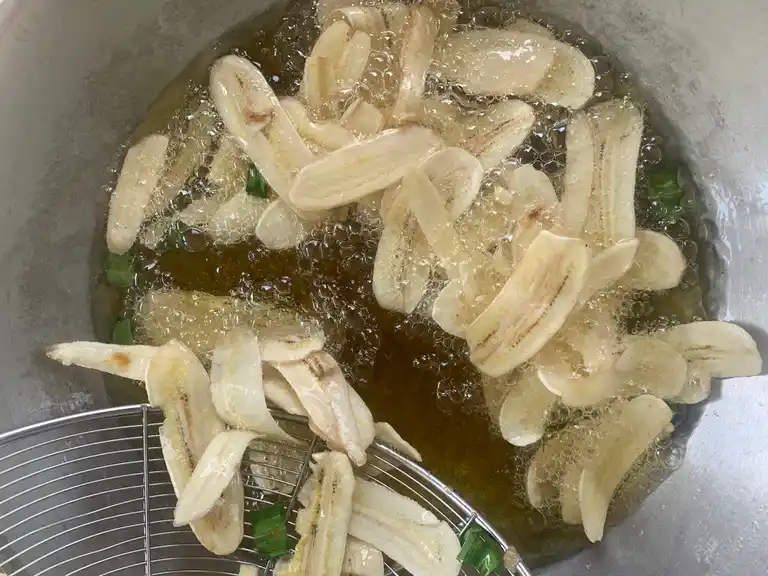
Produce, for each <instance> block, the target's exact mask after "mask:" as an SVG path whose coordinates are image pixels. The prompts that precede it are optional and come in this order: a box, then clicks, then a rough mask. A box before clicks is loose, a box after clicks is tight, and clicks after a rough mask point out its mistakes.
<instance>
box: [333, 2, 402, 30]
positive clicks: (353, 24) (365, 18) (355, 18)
mask: <svg viewBox="0 0 768 576" xmlns="http://www.w3.org/2000/svg"><path fill="white" fill-rule="evenodd" d="M403 8H404V9H405V11H406V12H407V8H406V7H405V5H403ZM329 21H331V22H337V21H343V22H346V24H347V25H348V26H349V27H350V28H351V29H352V30H362V31H363V32H366V33H368V34H370V35H371V36H374V35H377V34H380V33H381V32H383V31H384V30H386V29H387V24H386V22H385V21H384V16H383V14H382V12H381V11H380V10H379V8H378V7H376V6H344V7H341V8H338V9H336V10H333V11H332V12H331V13H330V14H329Z"/></svg>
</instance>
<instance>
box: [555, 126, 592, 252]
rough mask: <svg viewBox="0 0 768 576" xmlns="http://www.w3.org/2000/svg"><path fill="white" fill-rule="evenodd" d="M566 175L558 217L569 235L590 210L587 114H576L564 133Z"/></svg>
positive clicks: (576, 232)
mask: <svg viewBox="0 0 768 576" xmlns="http://www.w3.org/2000/svg"><path fill="white" fill-rule="evenodd" d="M565 150H566V161H565V178H564V180H563V195H562V198H561V200H560V205H561V208H560V214H559V216H560V220H561V221H562V223H563V229H564V231H565V233H566V234H567V235H568V236H572V237H574V238H575V237H579V236H581V233H582V232H583V231H584V222H585V221H586V219H587V213H588V212H589V203H590V197H591V195H592V187H593V183H594V179H595V170H596V167H595V160H596V158H595V142H594V136H593V133H592V124H591V123H590V121H589V118H588V117H587V115H586V113H584V112H578V113H576V114H575V115H574V116H573V118H572V119H571V121H570V122H569V123H568V128H567V129H566V133H565Z"/></svg>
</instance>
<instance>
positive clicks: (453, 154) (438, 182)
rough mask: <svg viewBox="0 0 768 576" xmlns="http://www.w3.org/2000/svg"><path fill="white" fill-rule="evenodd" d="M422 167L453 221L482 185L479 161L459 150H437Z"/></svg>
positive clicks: (462, 211) (481, 167)
mask: <svg viewBox="0 0 768 576" xmlns="http://www.w3.org/2000/svg"><path fill="white" fill-rule="evenodd" d="M421 168H422V169H423V170H424V173H425V174H426V175H427V177H428V178H429V180H430V182H432V185H433V186H434V187H435V188H436V189H437V191H438V192H439V193H440V196H441V197H442V199H443V201H444V202H445V208H446V210H448V213H449V214H450V215H451V218H452V220H454V221H455V220H457V219H458V218H459V217H460V216H461V215H462V214H464V213H465V212H466V211H467V210H469V207H470V206H472V203H473V202H474V201H475V199H476V198H477V195H478V194H479V192H480V186H481V185H482V183H483V166H482V165H481V164H480V161H479V160H478V159H477V158H476V157H475V156H474V155H472V154H470V153H469V152H467V151H466V150H463V149H461V148H445V149H443V150H440V151H439V152H437V153H436V154H434V155H433V156H432V157H431V158H429V159H428V160H427V161H426V162H424V164H423V165H422V167H421Z"/></svg>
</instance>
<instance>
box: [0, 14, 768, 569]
mask: <svg viewBox="0 0 768 576" xmlns="http://www.w3.org/2000/svg"><path fill="white" fill-rule="evenodd" d="M267 5H268V2H267V1H266V0H255V1H254V0H227V2H213V1H211V0H131V1H130V2H125V1H123V2H103V1H98V0H67V1H66V2H64V1H62V0H0V79H2V90H0V110H1V111H2V129H0V183H1V185H0V186H1V187H0V196H1V197H2V201H1V203H0V206H2V208H0V334H1V336H0V338H2V345H0V365H1V366H2V367H3V378H2V383H1V384H0V389H1V390H2V403H1V404H0V431H4V430H8V429H11V428H14V427H17V426H21V425H23V424H28V423H30V422H36V421H41V420H45V419H47V418H50V417H53V416H57V415H61V414H65V413H70V412H75V411H81V410H85V409H88V408H95V407H103V406H106V405H107V403H108V399H107V395H106V393H105V390H104V385H103V383H102V381H101V379H100V377H99V376H98V375H96V374H94V373H88V372H86V371H72V370H66V369H63V368H61V367H57V366H55V365H53V364H52V363H50V362H46V361H45V359H44V357H43V350H44V348H45V346H46V345H48V344H49V343H51V342H56V341H64V340H73V339H78V338H80V339H89V338H92V336H93V334H92V323H91V319H90V312H89V311H90V299H91V293H90V290H91V285H92V270H93V268H92V264H93V262H92V259H93V258H92V257H93V254H92V249H93V248H92V247H93V246H94V245H95V244H94V241H93V240H94V235H95V234H100V233H101V230H102V223H103V218H104V210H105V206H106V202H107V194H106V192H105V191H104V190H103V184H104V183H105V182H106V181H108V180H109V177H110V173H109V170H113V169H115V168H116V166H115V164H116V161H117V157H116V154H115V151H116V150H117V149H118V147H119V146H120V145H121V144H122V143H123V142H124V141H125V139H126V137H127V136H128V134H129V133H130V131H131V130H132V129H133V128H134V127H135V126H136V123H137V121H138V119H139V118H140V117H141V115H142V113H143V112H145V111H146V110H147V108H148V107H149V105H150V104H151V102H152V101H153V100H154V99H155V98H156V96H157V95H158V94H159V92H160V91H161V90H162V89H163V87H164V86H165V85H166V84H167V83H168V82H169V81H170V80H171V79H172V78H173V77H174V76H176V74H178V72H179V71H180V70H181V69H182V68H183V67H184V66H185V65H186V64H187V63H188V62H189V61H190V60H191V59H192V58H193V57H194V56H195V54H197V53H198V52H199V51H200V50H202V49H203V48H204V47H205V46H206V45H207V44H209V43H210V42H211V41H212V40H214V39H215V38H216V37H218V36H219V35H221V34H222V33H223V32H224V31H226V30H227V29H228V28H230V27H232V26H233V25H234V24H236V23H237V22H239V21H241V20H243V19H244V18H246V17H247V16H249V15H252V14H253V13H254V12H257V11H259V10H260V9H264V8H266V7H267ZM537 9H540V10H541V11H543V12H547V13H551V14H556V15H558V16H560V17H562V18H564V19H566V20H570V21H572V22H575V23H577V24H578V25H579V26H580V27H582V28H583V29H585V30H586V31H587V32H588V33H590V34H591V35H592V36H594V37H595V38H597V39H598V40H599V41H600V42H602V43H603V45H604V47H605V48H606V49H607V51H608V52H609V53H611V54H613V55H615V56H616V57H617V58H618V60H619V61H621V62H622V63H623V65H624V66H625V67H626V68H627V69H628V70H629V71H630V72H632V73H633V74H634V75H635V78H636V81H637V82H638V84H639V86H640V87H641V89H642V90H643V92H644V93H645V95H646V96H648V97H649V99H650V100H651V102H653V103H654V104H655V108H656V110H654V111H655V112H656V113H657V114H659V115H662V116H663V117H665V118H666V119H667V120H668V122H669V123H670V125H671V127H672V131H673V132H674V134H675V136H676V140H677V141H678V142H679V144H680V146H681V150H682V154H683V157H684V158H685V159H686V160H687V161H688V162H689V164H690V166H691V168H692V170H693V173H694V176H695V178H696V180H697V182H698V184H699V186H700V187H701V189H702V190H703V193H704V196H705V198H704V200H705V201H706V203H707V206H708V207H709V210H708V212H707V215H706V218H707V222H706V229H707V230H709V231H710V233H711V234H712V236H713V238H715V239H716V241H715V245H716V247H717V250H718V253H719V256H720V258H721V260H722V261H723V262H724V264H725V266H724V271H723V273H722V274H718V275H717V276H716V277H715V278H713V285H714V287H715V289H714V290H713V293H712V296H713V302H712V304H713V309H714V310H716V313H717V315H718V316H719V317H720V318H722V319H726V320H732V321H736V322H738V323H741V324H743V325H744V326H745V327H747V329H749V330H750V332H752V334H753V335H754V336H755V337H756V338H757V340H758V342H759V343H760V345H761V347H762V348H763V350H762V351H763V353H764V354H766V353H768V336H766V334H765V332H764V328H765V327H766V326H768V296H766V292H765V290H764V289H763V286H764V284H765V278H766V274H765V264H764V261H763V259H764V255H765V254H766V253H768V218H767V216H766V203H768V186H767V185H766V184H765V182H766V177H765V175H766V174H768V150H767V149H768V144H766V141H765V139H764V132H765V129H766V128H768V112H766V111H765V110H764V108H763V107H762V106H761V105H762V104H763V102H764V101H765V99H766V97H768V89H767V88H766V86H765V80H766V78H768V63H766V62H768V61H766V60H765V59H763V58H762V56H763V55H764V54H767V53H768V35H767V34H765V29H766V25H767V24H768V5H766V4H765V2H763V1H762V0H731V1H730V2H726V3H723V2H717V1H716V0H675V1H674V2H670V1H669V0H646V1H645V2H643V3H637V2H630V1H629V0H540V1H539V2H538V5H537ZM766 383H768V379H765V378H756V379H751V380H743V381H742V380H738V379H737V380H732V381H729V382H728V383H727V384H725V385H724V386H723V389H722V394H721V395H720V396H719V397H718V398H717V399H716V400H715V401H714V402H713V403H712V404H711V405H710V406H709V407H708V408H707V410H706V412H705V415H704V417H703V418H702V422H701V424H700V426H699V427H698V428H697V430H696V432H695V434H694V436H693V438H692V439H691V441H690V443H689V446H688V453H687V455H686V457H685V460H684V463H683V465H682V467H681V468H680V470H678V471H677V472H676V473H675V474H674V475H673V476H672V478H671V479H669V480H668V481H667V482H665V483H664V484H663V485H662V487H661V488H660V489H659V490H658V491H657V492H656V493H655V494H654V495H653V496H651V497H650V498H649V499H648V500H647V501H646V502H645V504H644V505H643V506H642V508H641V509H640V510H639V511H638V512H637V513H635V514H634V515H633V516H631V517H630V518H629V519H628V520H627V521H626V522H624V523H623V525H621V526H620V527H618V528H617V529H615V530H613V531H611V532H610V533H609V534H608V536H607V538H606V541H605V542H604V543H603V544H602V545H600V546H598V547H594V548H591V549H589V550H588V551H586V552H584V553H582V554H581V555H579V556H578V557H576V558H574V559H572V560H570V561H567V562H565V563H564V564H562V565H560V566H556V567H554V568H551V569H550V570H549V571H546V570H545V571H544V573H547V574H554V575H560V574H562V575H566V574H570V575H581V574H632V575H638V576H640V575H649V576H650V575H662V574H663V575H671V574H680V575H686V576H687V575H694V574H696V575H700V574H701V575H703V574H718V575H719V574H723V575H725V574H739V575H746V574H755V575H756V574H764V573H765V572H766V566H768V547H766V546H765V545H764V541H765V538H766V533H768V509H767V508H766V506H765V501H766V498H765V496H766V489H765V480H764V479H765V478H766V477H768V449H766V448H765V442H764V438H765V434H766V432H767V431H768V425H766V423H765V420H766V417H765V404H766V403H768V388H767V387H766V386H765V384H766Z"/></svg>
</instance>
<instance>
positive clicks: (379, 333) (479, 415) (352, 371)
mask: <svg viewBox="0 0 768 576" xmlns="http://www.w3.org/2000/svg"><path fill="white" fill-rule="evenodd" d="M519 17H529V18H530V17H531V16H530V15H526V14H524V13H522V12H521V11H520V10H518V9H516V8H515V7H514V6H507V5H504V6H500V5H489V4H487V3H481V2H476V1H475V0H472V1H471V2H470V3H468V4H465V5H464V6H463V12H462V16H461V19H460V24H463V25H469V26H477V27H484V26H488V27H501V26H504V25H505V24H507V23H509V22H510V21H512V20H514V19H515V18H519ZM533 19H534V20H536V21H538V22H541V23H542V24H543V25H545V26H547V27H548V28H550V30H551V31H552V32H553V33H554V34H555V35H556V36H557V38H558V39H560V40H562V41H564V42H566V43H569V44H572V45H574V46H577V47H578V48H579V49H581V50H582V51H583V52H584V53H585V54H586V55H587V56H588V57H589V58H590V59H591V61H592V63H593V65H594V67H595V70H596V82H597V87H596V92H595V95H594V98H593V101H592V102H591V104H592V103H596V102H601V101H605V100H609V99H612V98H616V97H631V98H632V99H633V100H635V101H637V102H639V103H641V102H642V101H641V99H640V98H639V97H638V94H637V90H636V89H635V87H634V85H633V84H632V79H631V76H629V75H628V74H626V73H624V72H622V71H621V69H620V67H619V66H617V64H616V63H615V62H614V61H613V60H612V59H611V58H610V57H609V56H608V55H606V54H605V53H603V52H602V51H601V49H600V47H599V45H598V44H597V43H596V42H595V41H593V40H592V39H590V38H589V37H587V36H585V35H583V34H580V33H579V32H577V31H576V30H575V29H573V28H572V27H569V26H563V25H559V26H557V27H556V26H553V25H552V24H551V23H550V22H549V21H547V20H542V19H537V18H533ZM318 34H319V30H318V28H317V26H316V25H315V23H314V18H313V16H312V9H311V6H308V5H307V4H304V3H296V4H293V5H291V6H289V7H288V8H287V9H274V10H272V11H270V12H269V13H267V14H264V15H262V16H259V17H257V18H256V19H254V20H252V21H249V22H246V23H243V24H242V25H240V26H238V27H237V28H236V29H235V30H233V31H231V32H230V33H228V34H226V35H225V36H224V37H222V38H221V39H219V40H218V41H217V42H216V43H215V44H214V45H212V47H211V48H210V49H209V50H206V51H205V52H204V53H203V54H201V55H200V56H199V57H198V58H197V59H196V60H195V62H193V63H192V64H191V65H190V67H189V68H188V69H187V71H185V73H183V74H182V75H181V76H180V77H179V78H178V79H176V80H175V81H174V82H173V83H172V84H171V85H170V86H169V87H168V88H167V89H166V90H165V91H164V93H163V94H162V95H161V97H160V98H159V100H158V102H157V103H156V105H155V106H153V108H152V109H151V110H150V111H149V112H148V114H147V117H146V118H145V119H144V121H143V122H142V124H141V126H140V127H139V128H138V129H137V131H136V134H135V135H134V139H138V138H140V137H142V136H144V135H146V134H148V133H151V132H164V133H167V134H168V133H169V134H171V135H172V136H173V135H175V136H176V138H177V140H178V136H179V134H181V132H182V129H183V127H184V125H185V123H186V121H187V119H188V115H189V113H190V111H191V110H194V109H195V108H197V106H198V105H199V104H200V103H201V102H203V101H205V100H206V99H207V93H206V85H207V68H208V66H209V65H210V64H211V63H212V62H213V60H214V59H215V58H217V57H219V56H221V55H224V54H226V53H230V52H233V51H234V52H236V53H239V54H241V55H243V56H246V57H248V58H249V59H251V60H252V61H254V62H256V63H257V64H258V65H259V67H260V68H261V70H262V72H263V74H264V76H265V77H266V78H267V79H268V80H269V81H270V83H271V84H272V87H273V88H274V90H275V91H276V93H277V94H278V95H279V96H283V95H294V94H296V93H297V91H298V87H299V83H300V80H301V75H302V72H303V66H304V60H305V58H306V56H307V55H308V54H309V52H310V50H311V47H312V45H313V43H314V41H315V39H316V38H317V36H318ZM373 57H374V58H377V59H379V66H378V69H379V71H380V74H382V75H383V77H384V78H383V80H382V79H381V78H379V79H378V81H385V82H386V81H389V78H388V74H389V68H390V63H389V61H388V60H387V58H388V56H387V55H386V54H384V53H382V54H374V55H373ZM427 89H428V96H430V97H433V98H437V99H443V100H445V101H448V100H450V101H452V102H457V103H458V104H459V105H460V106H462V107H464V108H466V109H479V108H480V107H481V105H484V104H487V99H485V100H483V101H480V100H478V99H477V98H472V97H470V96H468V95H466V94H464V93H463V92H462V91H461V90H459V89H456V88H454V87H446V86H443V85H441V84H440V83H439V82H437V81H435V80H434V79H429V80H428V84H427ZM533 105H534V106H535V109H536V113H537V121H536V123H535V125H534V127H533V130H532V132H531V134H530V135H529V137H528V138H527V139H526V141H525V143H524V144H523V145H522V146H521V147H520V148H519V150H518V151H517V152H516V154H515V155H514V157H513V158H512V159H511V160H510V161H511V162H513V163H517V164H523V163H525V164H533V166H534V167H535V168H537V169H540V170H543V171H544V172H546V173H547V174H548V175H549V176H550V178H551V179H552V180H553V182H554V183H555V184H557V183H558V182H559V181H560V180H561V178H562V175H563V172H564V169H565V130H566V126H567V124H568V120H569V112H568V111H567V110H565V109H563V108H560V107H557V106H552V105H546V104H537V103H533ZM217 129H218V130H221V129H222V128H221V127H218V128H217ZM669 149H670V147H669V146H667V144H666V142H665V140H664V138H662V136H661V135H660V133H659V132H658V131H657V130H656V129H655V125H654V124H653V123H651V124H649V125H647V126H646V129H645V134H644V137H643V143H642V150H641V162H640V166H639V168H638V189H637V213H638V225H639V226H642V227H643V228H649V229H654V230H658V231H662V232H665V233H667V234H669V235H670V236H671V237H672V238H674V239H675V240H676V241H677V242H678V243H679V244H680V245H681V247H682V248H683V252H684V254H685V255H686V257H687V259H688V262H689V268H688V271H687V272H686V275H685V278H684V280H683V283H682V284H681V285H680V286H679V287H678V288H675V289H673V290H669V291H666V292H659V293H637V294H633V295H631V296H630V297H625V298H623V300H622V303H621V306H620V316H621V320H622V326H623V328H624V329H625V330H627V331H629V332H638V331H644V330H649V329H651V330H652V329H657V328H660V327H664V326H667V325H671V324H676V323H683V322H690V321H693V320H697V319H702V318H703V317H704V316H705V312H704V307H703V303H702V302H703V290H704V286H703V284H702V283H701V282H700V274H699V268H698V253H699V244H698V243H697V233H696V221H695V214H696V209H695V208H696V205H695V190H693V189H691V188H690V187H688V189H687V190H686V197H685V199H684V208H685V209H686V210H685V217H680V218H674V219H672V218H664V214H663V207H659V206H654V201H653V200H652V199H650V198H649V195H648V193H647V190H646V188H645V184H644V182H645V173H646V171H648V170H652V169H654V167H656V166H659V165H677V162H676V160H675V158H674V157H673V156H672V155H671V154H670V152H669ZM204 180H205V169H204V168H203V169H202V170H201V171H199V172H198V173H197V174H195V175H194V176H193V177H192V178H190V180H189V181H188V182H187V185H186V186H185V189H184V193H183V194H182V196H181V198H180V200H179V202H180V204H181V205H183V204H184V203H188V202H189V201H190V199H191V198H192V197H195V196H197V195H200V194H201V193H202V188H203V184H202V183H203V182H204ZM660 210H661V212H660ZM660 214H661V217H660V216H659V215H660ZM176 232H178V233H179V241H177V242H175V243H163V244H161V245H160V247H159V248H158V249H156V250H150V249H147V248H143V247H137V248H135V254H136V256H137V261H138V263H139V268H138V275H137V281H136V285H135V286H134V287H132V288H131V289H128V290H127V291H119V290H115V289H114V288H110V287H107V286H106V285H104V284H100V285H99V286H97V288H96V291H95V298H94V313H95V319H96V325H97V326H96V328H97V334H99V335H101V336H103V337H105V338H106V337H107V335H108V333H109V328H108V326H111V324H112V323H113V322H114V318H115V317H116V316H117V315H118V314H121V313H122V314H125V313H128V314H130V313H131V311H133V310H135V308H136V303H137V302H139V301H140V299H141V297H142V296H143V295H144V294H146V292H147V291H148V290H150V289H156V288H160V287H167V288H171V287H172V288H177V289H181V290H197V291H203V292H207V293H210V294H213V295H222V296H224V295H228V296H235V297H238V298H241V299H243V300H251V301H256V302H269V303H274V304H276V305H278V306H281V307H287V308H292V309H296V310H298V311H299V312H300V313H301V314H302V315H304V316H306V317H309V318H313V319H316V320H317V321H319V322H320V323H321V324H322V326H323V328H324V330H325V332H326V334H327V337H328V348H329V351H330V352H331V353H332V354H333V355H334V356H335V357H336V358H337V359H338V360H339V362H340V364H341V365H342V367H343V369H344V371H345V374H346V376H347V377H348V379H349V381H350V382H351V383H352V384H353V386H355V388H356V389H357V390H358V391H359V393H360V395H361V396H362V397H363V399H364V400H365V401H366V402H367V404H368V405H369V407H370V408H371V411H372V412H373V414H374V415H375V418H376V419H377V420H379V421H387V422H390V423H391V424H392V425H393V426H394V427H395V428H396V429H397V430H398V431H399V432H400V433H401V434H402V435H403V437H405V438H406V439H407V440H408V441H409V442H410V443H412V444H413V445H415V446H416V447H417V448H418V449H419V450H420V451H421V453H422V455H423V456H424V462H425V465H426V466H427V467H428V468H429V469H431V470H432V471H433V472H434V473H436V474H437V475H438V476H439V477H440V478H441V479H442V480H443V481H445V482H447V483H448V484H449V485H451V486H453V487H454V488H456V489H457V490H458V491H459V492H460V493H461V494H462V495H463V496H464V497H465V498H466V499H467V500H468V501H469V502H470V503H471V504H472V505H473V506H475V507H476V508H477V509H478V510H479V511H480V512H481V513H482V514H484V515H485V516H486V517H487V518H488V519H489V520H490V522H491V523H492V524H493V525H494V526H495V527H496V528H497V529H498V530H499V531H500V532H501V533H502V534H504V535H505V536H506V537H507V538H508V539H509V540H510V541H511V542H513V543H514V544H515V545H517V546H518V548H519V550H520V552H521V553H522V554H523V555H524V556H525V557H526V559H527V560H528V561H529V562H531V563H532V564H534V565H536V564H540V563H544V562H547V561H550V560H554V559H558V558H561V557H563V556H565V555H567V554H570V553H572V552H574V551H576V550H577V549H579V548H580V547H581V546H583V545H584V544H585V543H586V539H585V537H584V536H583V533H582V530H581V528H580V527H574V526H566V525H564V524H563V523H562V522H561V521H560V520H558V518H557V512H556V511H555V510H545V511H543V512H542V511H539V510H535V509H533V508H532V507H531V506H530V505H529V504H528V502H527V497H526V493H525V479H524V476H525V471H526V465H527V463H528V461H529V460H530V458H531V456H532V455H533V453H534V452H535V447H530V448H516V447H514V446H511V445H510V444H508V443H507V442H505V441H504V440H503V438H502V437H501V435H500V434H499V433H498V431H497V429H496V427H495V425H494V423H493V422H492V421H491V420H490V419H489V417H488V415H487V409H486V405H485V401H484V398H483V392H482V386H481V378H480V375H479V373H478V372H477V370H476V369H475V368H474V367H473V366H472V365H471V363H470V362H469V360H468V353H467V349H466V343H465V342H464V341H462V340H460V339H457V338H454V337H452V336H450V335H448V334H446V333H445V332H443V331H442V330H441V329H440V328H439V327H438V326H437V325H436V324H435V323H434V322H433V321H432V320H431V318H430V317H429V314H428V313H427V308H426V305H425V304H422V305H421V306H420V307H419V308H417V310H416V311H415V312H414V313H412V314H411V315H409V316H403V315H400V314H395V313H392V312H388V311H386V310H383V309H382V308H381V307H379V306H378V304H377V303H376V300H375V298H374V296H373V291H372V286H371V282H372V269H373V262H374V257H375V253H376V247H377V243H378V238H379V235H380V227H379V223H378V222H377V221H376V219H370V218H365V217H360V216H357V217H356V216H354V215H353V216H351V217H350V218H349V219H347V220H346V221H343V222H333V223H327V224H324V225H322V226H320V227H319V228H317V229H315V230H314V231H313V233H312V234H311V236H310V237H309V238H307V239H306V240H305V241H303V242H302V243H301V244H300V245H299V246H297V247H296V249H295V250H287V251H280V252H274V251H269V250H267V249H266V248H265V247H264V246H263V245H261V244H260V242H259V241H258V240H256V239H255V238H250V239H247V240H245V241H242V242H239V243H237V244H234V245H218V244H214V243H213V242H211V241H210V240H209V239H208V238H207V237H206V236H205V235H204V234H203V233H202V231H200V230H198V229H196V228H188V229H184V230H177V231H176ZM436 289H437V283H435V284H433V285H432V286H431V288H430V290H431V291H432V293H435V292H436ZM427 300H428V299H427ZM141 336H142V335H141V334H140V333H139V334H138V337H139V338H141ZM112 390H113V391H117V392H115V394H114V398H115V400H116V401H117V402H131V401H135V400H136V396H135V395H133V394H130V393H126V391H125V387H124V385H121V386H119V387H118V386H114V387H112ZM594 415H595V411H578V412H577V411H572V410H568V409H564V408H563V409H561V410H560V412H559V413H558V414H556V415H555V416H554V418H553V423H552V425H551V427H550V435H551V434H555V433H557V431H558V429H560V428H563V427H565V426H567V425H570V424H572V423H573V422H575V421H579V420H582V419H587V420H588V419H589V418H590V417H594ZM676 418H677V421H678V422H679V423H682V425H681V426H679V427H678V432H676V433H675V434H674V435H673V436H672V438H671V439H668V440H666V441H664V442H661V443H660V444H659V445H658V446H657V447H656V448H655V449H654V450H652V451H650V452H649V454H648V455H646V456H645V457H644V459H643V460H642V461H641V462H639V463H637V464H636V466H635V468H634V470H633V473H632V474H630V476H629V480H627V481H626V482H624V483H623V485H622V486H621V488H620V490H619V494H618V495H617V498H616V499H615V502H614V505H613V510H612V513H611V515H610V522H616V521H618V520H620V519H621V518H623V517H624V516H626V514H627V513H628V512H629V511H631V510H632V508H633V506H634V505H636V504H637V503H638V502H639V501H641V500H642V499H643V498H644V497H645V496H646V495H647V494H648V493H649V492H650V491H651V490H652V489H653V488H654V487H656V486H657V485H658V484H659V483H660V482H661V481H662V480H663V479H664V477H665V476H666V475H667V474H668V473H669V472H670V471H671V470H673V469H675V468H676V467H677V466H679V463H680V461H681V459H682V455H683V454H684V448H685V440H686V438H687V433H689V432H690V429H691V428H692V426H693V425H694V424H695V421H696V412H695V410H693V409H690V408H687V409H684V410H683V411H681V412H680V413H679V414H678V415H677V417H676Z"/></svg>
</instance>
